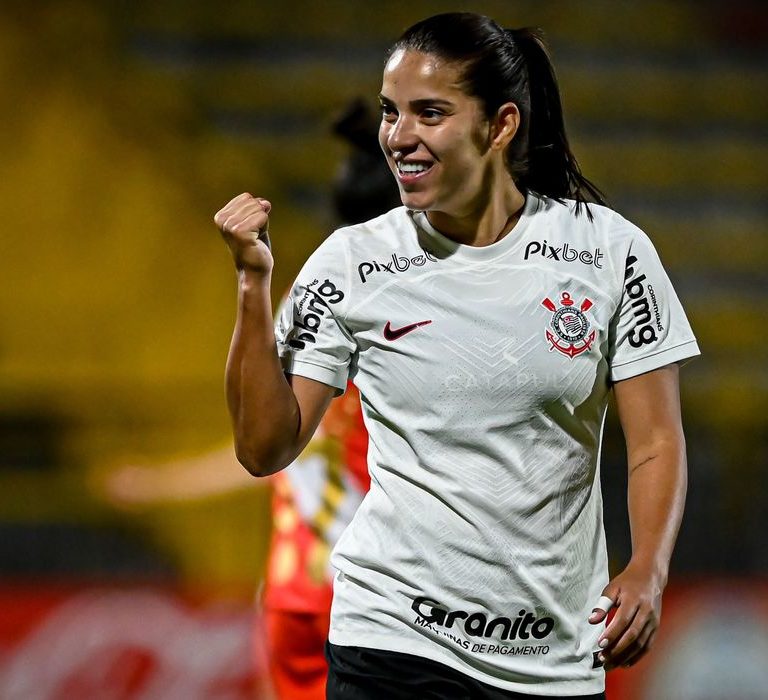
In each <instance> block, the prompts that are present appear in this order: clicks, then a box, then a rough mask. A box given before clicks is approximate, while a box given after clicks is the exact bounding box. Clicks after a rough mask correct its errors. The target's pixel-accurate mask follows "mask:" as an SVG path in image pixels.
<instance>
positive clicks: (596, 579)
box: [215, 13, 698, 698]
mask: <svg viewBox="0 0 768 700" xmlns="http://www.w3.org/2000/svg"><path fill="white" fill-rule="evenodd" d="M380 99H381V105H382V122H381V128H380V143H381V146H382V149H383V151H384V155H385V157H386V159H387V161H388V162H389V165H390V167H391V169H392V172H393V174H394V176H395V178H396V180H397V182H398V186H399V188H400V194H401V199H402V203H403V205H404V206H403V207H400V208H397V209H393V210H392V211H390V212H388V213H387V214H384V215H383V216H380V217H378V218H375V219H373V220H371V221H369V222H367V223H364V224H361V225H357V226H353V227H348V228H345V229H341V230H339V231H338V232H336V233H335V234H333V235H332V236H330V237H329V238H328V239H327V240H326V241H325V242H324V243H323V244H322V245H321V246H320V247H319V248H318V250H317V251H316V252H315V253H314V254H313V255H312V257H311V258H310V260H309V261H308V262H307V264H306V265H305V267H304V268H303V270H302V271H301V273H300V274H299V277H298V279H297V280H296V282H295V284H294V287H293V290H292V293H291V303H290V304H288V305H287V306H286V308H285V310H284V313H283V314H282V316H281V318H280V319H279V321H278V324H277V327H276V329H274V330H273V326H272V321H271V310H270V301H269V300H270V293H269V292H270V275H271V270H272V266H273V259H272V256H271V253H270V250H269V238H268V234H267V223H268V215H269V213H270V209H271V205H270V203H269V202H268V201H267V200H265V199H262V198H258V197H253V196H251V195H250V194H247V193H246V194H242V195H240V196H238V197H235V198H234V199H233V200H232V201H231V202H230V203H229V204H227V205H226V206H225V207H224V208H223V209H222V210H221V211H220V212H218V213H217V215H216V217H215V220H216V223H217V225H218V226H219V228H220V229H221V231H222V233H223V236H224V238H225V240H226V242H227V244H228V245H229V248H230V250H231V252H232V255H233V257H234V261H235V265H236V267H237V270H238V281H239V285H238V289H239V294H238V300H239V305H238V318H237V322H236V327H235V331H234V336H233V339H232V345H231V349H230V355H229V360H228V365H227V396H228V403H229V408H230V411H231V414H232V419H233V426H234V432H235V438H236V445H237V452H238V457H239V459H240V460H241V462H242V463H243V464H244V465H245V467H246V468H247V469H248V470H249V471H250V472H251V473H253V474H255V475H266V474H270V473H272V472H275V471H277V470H279V469H281V468H283V467H284V466H285V465H287V464H289V463H290V462H291V461H292V460H293V459H294V457H295V456H296V455H297V454H298V453H299V452H300V451H301V449H302V447H303V446H304V445H305V444H306V442H307V440H308V439H309V436H311V435H312V433H313V431H314V429H315V427H316V426H317V424H318V422H319V420H320V418H321V416H322V415H323V412H324V411H325V409H326V407H327V406H328V403H329V402H330V400H331V398H332V397H333V396H334V395H335V394H337V393H339V392H343V391H344V388H345V386H346V382H347V379H348V378H350V379H352V380H353V381H354V383H355V384H356V386H357V387H358V388H359V390H360V394H361V401H362V405H363V410H364V416H365V423H366V426H367V428H368V431H369V435H370V443H369V450H368V464H369V471H370V475H371V488H370V491H369V493H368V495H367V496H366V498H365V499H364V501H363V504H362V505H361V507H360V509H359V510H358V512H357V514H356V516H355V518H354V519H353V521H352V523H351V525H350V526H349V528H348V529H347V530H346V531H345V533H344V534H343V535H342V537H341V539H340V541H339V542H338V544H337V546H336V549H335V552H334V556H333V564H334V566H335V567H336V569H337V570H338V573H337V575H336V580H335V584H334V602H333V610H332V619H331V630H330V635H329V644H328V647H327V656H328V658H329V663H330V672H329V679H328V690H327V692H328V697H330V698H379V697H380V698H411V697H419V698H428V697H431V698H454V697H456V698H458V697H472V698H515V697H531V696H542V697H578V698H581V697H586V698H599V697H603V688H604V668H612V667H615V666H618V665H626V664H632V663H635V662H636V661H637V660H638V659H639V658H640V657H641V656H642V655H643V654H644V653H646V651H647V650H648V649H649V647H650V646H651V644H652V641H653V637H654V635H655V632H656V629H657V626H658V622H659V614H660V606H661V593H662V590H663V588H664V586H665V583H666V578H667V572H668V566H669V560H670V557H671V553H672V548H673V544H674V540H675V538H676V534H677V530H678V527H679V523H680V519H681V516H682V510H683V502H684V492H685V483H686V466H685V449H684V439H683V434H682V428H681V420H680V409H679V399H678V370H677V366H678V363H680V362H681V361H683V360H685V359H687V358H690V357H692V356H694V355H696V354H698V348H697V346H696V341H695V339H694V337H693V335H692V333H691V330H690V327H689V325H688V323H687V321H686V319H685V315H684V313H683V310H682V308H681V306H680V304H679V302H678V300H677V298H676V296H675V294H674V291H673V290H672V288H671V285H670V283H669V280H668V279H667V277H666V275H665V273H664V271H663V269H662V267H661V264H660V262H659V259H658V257H657V255H656V253H655V251H654V249H653V246H652V245H651V243H650V241H649V240H648V238H647V237H646V236H645V235H644V234H643V233H642V232H641V231H640V230H639V229H637V228H636V227H635V226H633V225H632V224H630V223H629V222H627V221H626V220H625V219H623V218H622V217H621V216H619V215H618V214H616V213H615V212H613V211H611V210H610V209H608V208H607V207H605V206H603V205H602V200H601V198H600V194H599V192H598V191H597V190H596V189H595V188H594V186H592V185H591V183H590V182H589V181H588V180H586V179H585V178H584V177H583V176H582V175H581V172H580V170H579V168H578V165H577V163H576V160H575V158H574V157H573V155H572V153H571V151H570V148H569V146H568V141H567V139H566V136H565V130H564V126H563V116H562V110H561V105H560V98H559V93H558V88H557V83H556V81H555V76H554V72H553V70H552V66H551V64H550V61H549V57H548V55H547V52H546V50H545V48H544V46H543V44H542V42H541V39H540V38H539V36H538V35H537V34H536V33H534V32H532V31H529V30H514V31H510V30H503V29H501V28H500V27H499V26H498V25H497V24H496V23H495V22H493V21H492V20H490V19H488V18H486V17H482V16H478V15H474V14H468V13H452V14H446V15H438V16H436V17H431V18H429V19H427V20H424V21H422V22H420V23H418V24H416V25H414V26H413V27H411V28H410V29H408V30H407V31H406V32H405V33H404V34H403V36H402V37H401V38H400V39H399V40H398V41H397V42H396V43H395V45H394V47H393V48H392V50H391V52H390V54H389V58H388V61H387V63H386V66H385V69H384V76H383V84H382V90H381V96H380ZM589 200H592V202H597V203H592V204H588V201H589ZM611 389H612V390H613V392H614V396H615V400H616V404H617V407H618V412H619V418H620V421H621V425H622V429H623V432H624V435H625V438H626V442H627V455H628V465H629V487H628V489H629V493H628V498H629V515H630V520H631V523H630V524H631V528H632V544H633V551H632V557H631V560H630V562H629V563H628V565H627V567H626V568H625V569H624V571H622V572H621V573H620V574H619V575H618V576H616V577H615V578H614V579H613V580H611V581H608V574H607V561H606V551H605V541H604V534H603V527H602V511H601V498H600V485H599V470H598V463H599V447H600V439H601V431H602V423H603V416H604V414H605V408H606V403H607V399H608V395H609V391H610V390H611ZM610 606H615V608H616V614H615V616H614V617H613V619H612V621H611V622H610V623H609V624H608V625H607V627H606V626H605V625H604V624H603V623H604V621H605V618H606V613H607V609H608V608H609V607H610Z"/></svg>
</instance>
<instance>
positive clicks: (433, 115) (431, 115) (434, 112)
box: [421, 107, 445, 122]
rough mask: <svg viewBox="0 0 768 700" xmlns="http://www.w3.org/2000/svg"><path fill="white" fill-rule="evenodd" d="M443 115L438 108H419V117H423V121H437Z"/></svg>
mask: <svg viewBox="0 0 768 700" xmlns="http://www.w3.org/2000/svg"><path fill="white" fill-rule="evenodd" d="M444 116H445V113H444V112H441V111H440V110H439V109H436V108H434V107H426V108H425V109H423V110H421V118H422V119H424V121H428V122H435V121H439V120H440V119H442V118H443V117H444Z"/></svg>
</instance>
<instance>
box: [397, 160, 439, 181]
mask: <svg viewBox="0 0 768 700" xmlns="http://www.w3.org/2000/svg"><path fill="white" fill-rule="evenodd" d="M431 169H432V163H404V162H399V163H397V174H398V175H399V176H400V178H401V179H407V180H412V179H414V178H417V177H420V176H422V175H424V174H425V173H427V172H429V171H430V170H431Z"/></svg>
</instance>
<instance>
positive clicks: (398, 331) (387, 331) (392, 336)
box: [384, 321, 432, 340]
mask: <svg viewBox="0 0 768 700" xmlns="http://www.w3.org/2000/svg"><path fill="white" fill-rule="evenodd" d="M428 323H432V321H419V322H418V323H411V324H409V325H407V326H403V327H402V328H392V326H391V325H390V324H389V321H387V325H386V326H384V337H385V338H386V339H387V340H397V339H398V338H402V337H403V336H404V335H405V334H406V333H410V332H411V331H415V330H416V329H417V328H418V327H419V326H426V325H427V324H428Z"/></svg>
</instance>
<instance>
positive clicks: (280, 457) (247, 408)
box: [214, 193, 336, 476]
mask: <svg viewBox="0 0 768 700" xmlns="http://www.w3.org/2000/svg"><path fill="white" fill-rule="evenodd" d="M270 209H271V205H270V203H269V202H268V201H266V200H265V199H260V198H256V197H253V196H251V195H250V194H247V193H245V194H241V195H239V196H238V197H235V198H234V199H233V200H232V201H231V202H229V204H227V205H226V206H225V207H224V208H223V209H222V210H221V211H219V212H218V213H217V214H216V216H215V219H214V220H215V221H216V225H217V226H218V227H219V229H220V230H221V233H222V236H223V237H224V240H225V241H226V243H227V245H228V246H229V249H230V251H231V253H232V256H233V258H234V262H235V267H236V268H237V278H238V308H237V321H236V324H235V331H234V334H233V335H232V343H231V345H230V348H229V357H228V359H227V369H226V389H227V404H228V406H229V412H230V416H231V418H232V428H233V432H234V436H235V452H236V454H237V458H238V460H239V461H240V463H241V464H242V465H243V466H244V467H245V468H246V469H247V470H248V471H249V472H250V473H251V474H253V475H254V476H267V475H269V474H273V473H274V472H277V471H279V470H281V469H283V468H285V467H287V466H288V465H289V464H290V463H291V462H292V461H293V460H294V459H295V458H296V457H298V455H299V454H300V453H301V451H302V450H303V449H304V447H305V446H306V444H307V443H308V442H309V440H310V438H311V437H312V435H313V434H314V432H315V430H316V428H317V426H318V424H319V423H320V419H321V418H322V417H323V414H324V413H325V410H326V409H327V408H328V404H329V403H330V402H331V399H332V398H333V397H334V395H335V393H336V390H335V389H334V388H333V387H331V386H327V385H326V384H322V383H321V382H317V381H314V380H312V379H307V378H304V377H299V376H294V375H291V376H286V375H285V374H284V373H283V369H282V366H281V364H280V359H279V357H278V353H277V343H276V340H275V334H274V327H273V320H272V306H271V294H270V286H271V279H272V267H273V259H272V254H271V252H270V249H269V236H268V222H269V211H270Z"/></svg>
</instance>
